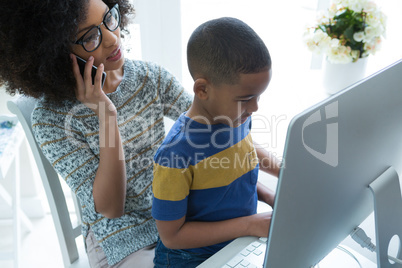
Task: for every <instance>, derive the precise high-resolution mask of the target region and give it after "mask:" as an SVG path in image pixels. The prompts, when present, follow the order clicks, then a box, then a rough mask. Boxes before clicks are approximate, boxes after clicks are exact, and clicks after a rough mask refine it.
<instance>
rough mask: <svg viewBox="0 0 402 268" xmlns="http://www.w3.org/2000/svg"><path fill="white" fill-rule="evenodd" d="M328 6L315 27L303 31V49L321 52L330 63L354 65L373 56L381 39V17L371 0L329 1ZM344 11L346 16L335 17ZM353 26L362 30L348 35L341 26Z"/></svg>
mask: <svg viewBox="0 0 402 268" xmlns="http://www.w3.org/2000/svg"><path fill="white" fill-rule="evenodd" d="M332 3H333V4H332V5H331V6H330V8H329V9H328V11H327V13H326V14H323V13H319V16H318V17H317V20H316V24H315V25H314V26H311V27H309V28H308V29H307V31H306V33H305V35H304V43H305V44H306V45H307V48H308V49H309V50H310V51H312V52H313V53H317V54H321V53H325V54H326V55H327V59H328V60H329V61H330V62H333V63H349V62H352V61H353V62H354V61H357V60H358V59H359V58H363V57H367V56H368V55H370V54H375V52H376V51H378V49H379V48H380V46H381V40H382V39H381V37H385V29H386V22H387V17H386V16H385V14H384V13H383V12H382V11H381V10H380V9H379V8H378V7H377V5H376V4H375V3H374V2H372V1H371V0H333V1H332ZM344 12H347V13H346V15H347V16H339V15H341V14H343V13H344ZM362 21H363V22H362ZM356 23H357V25H358V29H362V30H359V31H357V32H353V33H352V36H350V34H349V33H346V32H345V29H344V28H343V25H346V26H352V25H355V24H356ZM359 24H360V25H359ZM338 25H339V26H338ZM346 28H348V29H350V28H349V27H346ZM328 34H330V35H331V36H332V37H330V36H329V35H328ZM350 38H353V39H354V40H350ZM356 42H357V43H356ZM351 47H353V49H354V50H352V48H351Z"/></svg>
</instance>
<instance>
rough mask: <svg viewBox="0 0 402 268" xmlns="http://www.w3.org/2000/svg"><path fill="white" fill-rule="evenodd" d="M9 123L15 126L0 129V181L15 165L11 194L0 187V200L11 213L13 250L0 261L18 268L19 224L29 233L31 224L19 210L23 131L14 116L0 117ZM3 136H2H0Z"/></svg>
mask: <svg viewBox="0 0 402 268" xmlns="http://www.w3.org/2000/svg"><path fill="white" fill-rule="evenodd" d="M4 121H10V122H12V124H15V126H14V127H12V128H11V129H6V128H0V131H2V132H0V141H1V143H0V180H2V179H4V178H5V177H6V175H7V173H8V171H9V169H10V167H11V166H12V164H13V162H14V165H15V178H14V180H13V186H14V187H13V190H12V191H13V192H12V193H11V194H10V193H9V192H8V191H7V190H6V189H5V188H4V187H3V186H2V185H0V198H2V199H3V200H4V201H5V202H6V204H8V205H9V206H10V207H11V209H12V212H13V249H12V250H10V251H2V252H0V259H2V260H9V259H12V260H14V267H18V255H19V252H20V248H21V222H22V223H24V225H25V226H26V227H27V229H28V230H29V231H30V230H32V228H33V227H32V223H31V221H30V220H29V218H28V217H27V216H26V215H25V214H24V212H23V211H22V210H21V208H20V166H19V165H20V159H19V151H20V150H19V149H20V146H21V144H22V142H23V140H24V131H23V130H22V127H21V125H20V124H19V123H18V120H17V118H16V117H14V116H0V124H1V122H4ZM1 134H3V135H1Z"/></svg>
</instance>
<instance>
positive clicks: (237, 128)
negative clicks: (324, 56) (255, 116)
mask: <svg viewBox="0 0 402 268" xmlns="http://www.w3.org/2000/svg"><path fill="white" fill-rule="evenodd" d="M187 60H188V67H189V70H190V73H191V75H192V77H193V79H194V87H193V90H194V94H195V96H194V101H193V104H192V106H191V107H190V109H189V110H188V111H187V113H184V114H182V115H181V116H180V117H179V119H178V120H177V121H176V123H175V124H174V126H173V127H172V129H171V131H170V132H169V134H168V135H167V137H166V139H165V140H164V142H163V144H162V145H161V147H160V148H159V150H158V151H157V153H156V155H155V158H154V161H155V163H154V181H153V193H154V199H153V207H152V215H153V217H154V218H155V219H156V224H157V227H158V231H159V235H160V238H161V241H159V242H158V245H157V247H156V252H155V259H154V263H155V265H156V266H155V267H167V266H168V265H170V266H169V267H186V268H187V267H195V266H197V265H199V264H200V263H201V262H203V261H204V260H206V259H207V258H208V257H210V256H211V255H213V254H214V253H216V252H217V251H218V250H220V249H221V248H222V247H224V246H225V245H227V244H228V243H229V242H230V241H231V240H233V239H235V238H237V237H240V236H246V235H252V236H265V237H266V236H267V235H268V228H269V224H270V220H271V213H263V214H256V208H257V198H258V199H259V200H261V201H264V202H266V203H268V204H269V205H271V206H272V205H273V200H274V194H273V192H272V191H271V190H270V189H268V188H267V187H265V186H263V185H262V184H260V183H258V182H257V179H258V169H261V170H263V171H265V172H268V173H270V174H273V175H275V176H278V173H279V161H278V160H277V159H276V158H275V157H273V156H271V155H270V154H269V153H268V152H266V151H265V150H263V149H261V148H257V149H255V147H254V145H253V141H252V139H251V135H250V129H251V114H252V113H253V112H256V111H257V109H258V100H259V98H260V95H261V94H262V93H263V92H264V91H265V89H266V88H267V86H268V84H269V82H270V79H271V74H272V71H271V58H270V55H269V52H268V49H267V48H266V46H265V44H264V43H263V41H262V40H261V39H260V37H259V36H258V35H257V34H256V33H255V32H254V31H253V30H252V29H251V28H250V27H249V26H248V25H246V24H245V23H244V22H242V21H240V20H238V19H234V18H220V19H215V20H211V21H208V22H206V23H204V24H202V25H200V26H199V27H198V28H197V29H196V30H195V31H194V32H193V34H192V36H191V37H190V40H189V42H188V45H187Z"/></svg>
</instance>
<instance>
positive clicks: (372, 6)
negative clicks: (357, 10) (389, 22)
mask: <svg viewBox="0 0 402 268" xmlns="http://www.w3.org/2000/svg"><path fill="white" fill-rule="evenodd" d="M363 10H364V12H375V11H376V10H377V5H376V4H375V3H374V2H372V1H370V2H367V3H366V4H365V5H364V7H363Z"/></svg>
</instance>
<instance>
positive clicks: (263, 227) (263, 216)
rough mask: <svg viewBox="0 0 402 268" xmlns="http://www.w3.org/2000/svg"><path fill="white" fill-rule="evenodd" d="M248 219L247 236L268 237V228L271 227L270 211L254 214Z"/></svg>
mask: <svg viewBox="0 0 402 268" xmlns="http://www.w3.org/2000/svg"><path fill="white" fill-rule="evenodd" d="M249 217H250V222H249V228H248V229H249V231H248V232H249V235H251V236H258V237H268V232H269V227H270V226H271V219H272V211H270V212H264V213H258V214H254V215H251V216H249Z"/></svg>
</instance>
